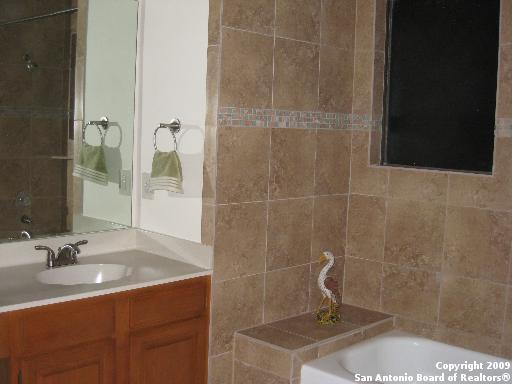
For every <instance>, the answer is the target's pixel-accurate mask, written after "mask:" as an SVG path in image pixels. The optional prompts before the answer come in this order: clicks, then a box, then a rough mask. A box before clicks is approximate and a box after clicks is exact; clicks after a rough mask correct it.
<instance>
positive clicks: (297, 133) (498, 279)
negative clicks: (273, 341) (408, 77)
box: [203, 0, 512, 384]
mask: <svg viewBox="0 0 512 384" xmlns="http://www.w3.org/2000/svg"><path fill="white" fill-rule="evenodd" d="M502 2H503V12H502V14H503V20H512V5H511V2H512V0H503V1H502ZM385 8H386V3H385V0H293V1H292V0H252V1H249V0H210V38H209V41H210V46H209V49H208V82H207V89H208V106H207V110H208V116H207V134H206V144H205V166H204V171H205V172H204V175H205V180H204V210H203V212H204V214H203V241H204V242H205V243H208V244H212V245H214V249H215V262H214V277H213V278H214V284H213V306H212V333H211V347H210V355H211V364H210V383H214V384H220V383H231V380H232V372H233V370H232V365H231V364H232V349H233V333H234V331H236V330H240V329H244V328H249V327H252V326H254V325H258V324H262V323H266V322H270V321H275V320H278V319H281V318H285V317H289V316H292V315H296V314H299V313H302V312H305V311H308V310H310V309H312V308H313V307H314V306H315V304H316V303H317V301H318V298H319V297H318V293H317V292H316V282H315V279H316V276H317V274H318V270H319V264H318V262H317V257H318V255H319V252H320V251H321V250H323V249H331V250H333V252H334V253H335V255H336V256H337V261H338V264H337V266H336V269H335V271H334V273H335V274H336V275H337V276H338V277H339V278H340V280H343V300H344V301H345V302H346V303H350V304H354V305H359V306H363V307H367V308H371V309H378V310H382V311H388V312H391V313H394V314H398V315H400V319H399V321H398V324H399V325H400V326H401V327H403V328H405V329H410V330H414V331H415V332H418V333H420V334H424V335H426V336H429V337H433V338H438V339H442V340H445V341H448V342H451V343H454V344H460V345H464V346H467V347H470V348H474V349H479V350H482V351H488V352H493V353H501V354H504V355H507V356H509V357H510V356H512V351H511V348H510V342H511V340H512V325H511V321H512V295H511V292H512V288H511V284H512V271H511V268H510V266H511V256H510V252H511V241H512V232H511V231H510V226H511V225H512V224H511V223H512V222H511V220H512V212H511V210H512V203H511V202H512V176H511V175H512V157H511V156H510V153H512V138H511V137H512V101H510V100H509V99H510V98H511V97H512V91H511V89H512V80H511V77H512V75H511V73H512V72H511V71H512V61H511V60H510V57H512V55H509V54H508V51H507V50H508V49H509V48H510V47H511V43H512V41H511V36H512V34H511V32H510V28H508V25H510V24H512V22H503V21H502V25H504V27H503V28H502V40H501V41H502V44H501V48H500V49H501V64H500V79H501V80H500V87H499V97H498V105H499V107H498V115H497V117H498V120H497V125H498V127H499V128H500V130H499V132H500V137H499V138H498V139H497V141H496V151H495V152H496V155H495V157H496V161H495V171H494V174H493V176H479V175H463V174H456V173H448V172H433V171H419V170H418V171H415V170H404V169H390V168H386V167H378V166H371V165H369V164H376V163H378V162H379V159H380V138H381V132H380V128H379V127H380V124H379V122H380V121H381V118H382V102H381V100H382V95H383V79H384V72H383V63H384V46H385ZM509 91H510V92H509ZM507 100H509V101H507ZM219 107H247V108H266V109H279V110H294V111H300V110H303V111H324V112H337V113H344V114H352V121H354V120H359V121H362V122H363V123H362V124H353V125H349V126H345V127H344V129H337V130H329V129H303V128H297V127H290V128H261V127H260V128H256V127H239V126H236V127H235V126H218V124H217V110H218V108H219ZM369 128H371V129H369ZM507 308H508V310H507ZM245 374H246V375H248V376H247V377H240V378H236V380H237V382H253V381H254V382H259V383H262V381H261V380H262V378H261V377H260V376H258V372H254V377H252V376H251V372H249V371H247V370H246V371H245ZM256 378H258V380H259V381H258V380H257V379H256ZM251 380H253V381H251ZM255 380H256V381H255ZM269 380H270V379H269ZM269 382H271V381H269Z"/></svg>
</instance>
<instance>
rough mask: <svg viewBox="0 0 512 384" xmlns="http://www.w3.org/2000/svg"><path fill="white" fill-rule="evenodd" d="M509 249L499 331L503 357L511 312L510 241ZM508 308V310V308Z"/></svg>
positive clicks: (511, 264)
mask: <svg viewBox="0 0 512 384" xmlns="http://www.w3.org/2000/svg"><path fill="white" fill-rule="evenodd" d="M510 244H511V249H509V262H508V276H507V283H506V286H505V311H504V314H503V326H502V329H501V346H500V352H501V354H502V355H503V353H504V352H505V351H504V350H503V349H504V348H505V340H506V337H505V333H506V327H507V316H508V311H509V310H512V302H511V303H510V304H509V301H510V300H511V299H512V297H511V296H510V292H512V281H511V279H512V241H511V242H510ZM509 307H510V308H509Z"/></svg>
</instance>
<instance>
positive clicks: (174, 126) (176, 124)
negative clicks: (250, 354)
mask: <svg viewBox="0 0 512 384" xmlns="http://www.w3.org/2000/svg"><path fill="white" fill-rule="evenodd" d="M160 128H167V129H168V130H169V132H171V135H172V138H173V140H174V150H175V151H177V150H178V142H177V140H176V133H178V132H179V131H180V130H181V121H180V119H172V120H171V122H170V123H160V125H159V126H158V127H157V128H156V129H155V132H153V147H154V148H155V151H158V146H157V144H156V134H157V132H158V130H159V129H160Z"/></svg>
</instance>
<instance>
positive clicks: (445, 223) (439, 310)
mask: <svg viewBox="0 0 512 384" xmlns="http://www.w3.org/2000/svg"><path fill="white" fill-rule="evenodd" d="M450 181H451V177H450V176H449V175H448V177H447V180H446V200H445V205H444V223H443V246H442V250H441V269H440V271H439V272H438V277H439V293H438V298H437V319H436V329H437V328H439V321H440V319H441V297H442V292H443V276H444V273H443V272H444V266H445V261H446V256H445V255H446V238H447V232H448V228H447V225H448V202H449V201H450V189H451V183H450Z"/></svg>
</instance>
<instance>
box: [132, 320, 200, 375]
mask: <svg viewBox="0 0 512 384" xmlns="http://www.w3.org/2000/svg"><path fill="white" fill-rule="evenodd" d="M207 331H208V324H207V321H206V320H204V319H202V318H200V319H196V320H190V321H186V322H182V323H177V324H172V325H168V326H165V327H158V328H153V329H151V330H146V331H140V332H137V333H135V334H133V335H132V336H131V340H130V383H131V384H204V383H206V360H207Z"/></svg>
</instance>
